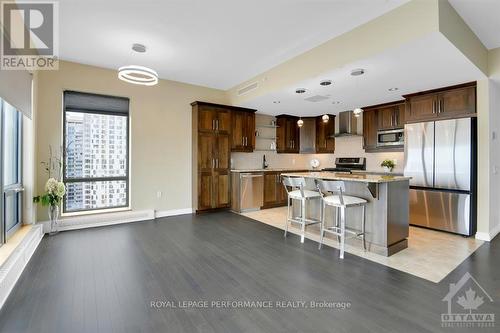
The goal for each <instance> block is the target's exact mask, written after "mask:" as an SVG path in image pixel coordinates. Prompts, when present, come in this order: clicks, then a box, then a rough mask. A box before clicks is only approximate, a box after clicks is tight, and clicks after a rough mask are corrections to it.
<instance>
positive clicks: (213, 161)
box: [212, 158, 215, 169]
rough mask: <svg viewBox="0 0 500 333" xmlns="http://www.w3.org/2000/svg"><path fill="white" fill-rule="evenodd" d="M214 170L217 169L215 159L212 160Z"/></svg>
mask: <svg viewBox="0 0 500 333" xmlns="http://www.w3.org/2000/svg"><path fill="white" fill-rule="evenodd" d="M212 169H215V158H212Z"/></svg>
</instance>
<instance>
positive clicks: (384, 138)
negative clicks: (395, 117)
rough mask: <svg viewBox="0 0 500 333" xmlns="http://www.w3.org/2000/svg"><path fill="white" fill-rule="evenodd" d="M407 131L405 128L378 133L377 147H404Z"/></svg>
mask: <svg viewBox="0 0 500 333" xmlns="http://www.w3.org/2000/svg"><path fill="white" fill-rule="evenodd" d="M404 133H405V130H404V129H403V128H400V129H393V130H383V131H378V132H377V147H394V146H401V147H402V146H404V143H405V139H404V137H405V134H404Z"/></svg>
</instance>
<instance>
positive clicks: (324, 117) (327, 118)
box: [321, 114, 330, 123]
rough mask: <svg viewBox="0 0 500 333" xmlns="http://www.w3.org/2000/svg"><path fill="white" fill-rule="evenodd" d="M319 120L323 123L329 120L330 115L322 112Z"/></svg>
mask: <svg viewBox="0 0 500 333" xmlns="http://www.w3.org/2000/svg"><path fill="white" fill-rule="evenodd" d="M321 120H323V122H324V123H327V122H328V121H329V120H330V116H329V115H327V114H324V115H323V117H321Z"/></svg>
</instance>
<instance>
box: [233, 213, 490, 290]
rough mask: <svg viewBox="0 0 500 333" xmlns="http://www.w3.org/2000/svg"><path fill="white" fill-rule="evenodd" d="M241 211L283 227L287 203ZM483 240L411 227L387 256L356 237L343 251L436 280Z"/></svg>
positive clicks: (313, 231) (331, 242)
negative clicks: (405, 240)
mask: <svg viewBox="0 0 500 333" xmlns="http://www.w3.org/2000/svg"><path fill="white" fill-rule="evenodd" d="M242 215H244V216H246V217H249V218H252V219H254V220H257V221H260V222H263V223H266V224H269V225H272V226H274V227H277V228H280V229H284V226H285V217H286V207H278V208H272V209H264V210H259V211H255V212H247V213H243V214H242ZM288 230H289V231H290V232H292V233H295V234H300V229H299V228H298V225H296V224H292V226H291V227H290V228H289V229H288ZM326 237H327V239H326V240H325V242H324V243H325V244H326V245H328V246H332V247H335V248H338V242H337V240H336V238H335V237H332V235H328V234H327V236H326ZM306 238H308V239H311V240H313V241H318V239H319V225H312V226H310V227H309V228H308V229H307V232H306ZM481 244H483V241H480V240H477V239H475V238H473V237H469V238H465V237H462V236H459V235H453V234H449V233H445V232H439V231H433V230H428V229H424V228H417V227H410V236H409V238H408V248H407V249H405V250H403V251H401V252H398V253H396V254H394V255H392V256H390V257H384V256H381V255H378V254H375V253H371V252H365V251H364V250H363V248H362V246H361V242H360V241H358V240H349V241H347V242H346V252H348V253H351V254H354V255H357V256H359V257H363V258H366V259H368V260H371V261H374V262H377V263H379V264H382V265H385V266H388V267H391V268H394V269H397V270H400V271H403V272H406V273H409V274H412V275H415V276H418V277H420V278H423V279H426V280H429V281H432V282H435V283H438V282H439V281H441V280H442V279H443V278H444V277H446V275H448V274H449V273H450V272H451V271H452V270H453V269H455V268H456V267H457V266H458V265H459V264H460V263H461V262H463V261H464V260H465V259H466V258H467V257H468V256H469V255H471V254H472V253H473V252H474V251H475V250H477V249H478V248H479V246H481Z"/></svg>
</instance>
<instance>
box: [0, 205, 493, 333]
mask: <svg viewBox="0 0 500 333" xmlns="http://www.w3.org/2000/svg"><path fill="white" fill-rule="evenodd" d="M499 258H500V241H499V239H498V237H497V239H496V240H494V241H493V242H491V243H489V244H485V245H483V246H481V248H480V249H479V250H478V251H476V252H475V253H474V254H473V255H472V256H471V257H469V258H468V259H467V260H466V261H465V262H463V263H462V264H461V265H460V266H459V267H458V268H457V269H456V270H455V271H453V272H452V273H451V274H450V275H449V276H448V277H447V278H445V279H444V280H443V281H442V282H440V283H439V284H434V283H432V282H429V281H426V280H423V279H420V278H417V277H414V276H411V275H409V274H406V273H403V272H400V271H397V270H394V269H391V268H388V267H385V266H382V265H379V264H377V263H374V262H371V261H368V260H364V259H362V258H359V257H356V256H353V255H350V254H349V253H346V256H345V259H344V260H340V259H339V258H338V251H337V250H336V249H332V248H329V247H324V248H323V250H321V251H318V249H317V243H315V242H312V241H309V240H306V242H305V244H300V242H299V238H298V237H297V236H294V235H289V237H288V238H286V239H285V238H283V232H282V231H281V230H278V229H275V228H273V227H271V226H268V225H265V224H263V223H260V222H257V221H253V220H251V219H248V218H245V217H242V216H239V215H236V214H232V213H228V212H220V213H213V214H204V215H199V216H191V215H184V216H178V217H172V218H165V219H158V220H156V221H149V222H140V223H131V224H125V225H117V226H110V227H103V228H93V229H85V230H78V231H69V232H63V233H60V234H58V235H56V236H53V237H47V236H46V237H45V238H44V239H43V240H42V243H41V244H40V246H39V248H38V249H37V251H36V252H35V254H34V256H33V257H32V259H31V261H30V263H29V264H28V266H27V267H26V269H25V271H24V272H23V274H22V276H21V278H20V280H19V281H18V283H17V285H16V287H15V289H14V290H13V291H12V294H11V295H10V297H9V299H8V300H7V302H6V304H5V305H4V307H3V308H2V310H1V312H0V332H9V333H10V332H37V333H42V332H50V333H55V332H72V333H73V332H92V333H97V332H105V333H108V332H231V333H235V332H314V333H318V332H438V331H447V332H450V331H453V330H452V329H449V328H442V327H441V321H440V320H441V317H440V314H441V313H444V312H446V304H445V303H444V302H443V301H442V299H443V297H444V296H445V295H446V293H447V292H448V289H449V284H450V283H455V282H457V281H458V280H459V279H460V278H461V277H462V275H463V274H464V273H465V272H470V273H471V274H472V275H473V276H474V277H475V278H476V279H477V280H478V281H479V282H480V284H481V286H482V287H483V288H484V289H485V290H487V291H488V293H489V294H490V295H491V296H492V297H493V298H494V303H489V302H487V303H488V304H484V305H483V306H482V307H481V310H482V312H487V311H489V312H493V313H496V315H497V317H498V316H499V315H500V311H499V307H498V301H499V300H500V262H499V260H500V259H499ZM155 300H162V301H172V302H175V304H176V305H178V303H177V301H189V300H191V301H195V300H202V301H203V300H205V301H208V302H209V303H210V302H211V301H214V300H235V301H244V300H254V301H271V302H272V303H273V304H275V303H274V302H275V301H278V300H283V301H293V300H295V301H306V302H307V303H309V301H322V300H324V301H337V302H350V304H351V308H349V309H344V310H339V309H336V310H332V309H310V308H283V309H278V308H275V307H274V308H229V309H221V308H207V309H203V308H201V309H194V308H187V309H186V308H177V309H172V308H160V309H156V308H153V307H151V301H155ZM497 320H500V319H497ZM499 325H500V323H497V326H499ZM497 329H498V328H497ZM492 330H494V329H485V328H482V329H478V331H481V332H487V331H492ZM465 331H468V332H470V331H472V329H466V330H465Z"/></svg>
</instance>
